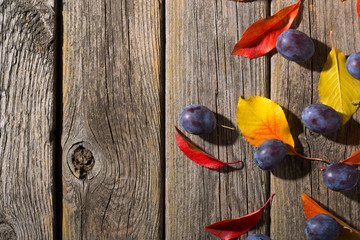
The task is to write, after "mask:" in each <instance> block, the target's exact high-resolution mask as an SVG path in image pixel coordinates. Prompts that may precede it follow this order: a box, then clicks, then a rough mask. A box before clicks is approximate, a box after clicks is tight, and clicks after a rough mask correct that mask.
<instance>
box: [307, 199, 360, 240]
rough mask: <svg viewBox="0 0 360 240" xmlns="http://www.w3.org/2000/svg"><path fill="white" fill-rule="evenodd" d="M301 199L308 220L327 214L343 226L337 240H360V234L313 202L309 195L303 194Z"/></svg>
mask: <svg viewBox="0 0 360 240" xmlns="http://www.w3.org/2000/svg"><path fill="white" fill-rule="evenodd" d="M300 195H301V198H302V200H303V206H304V213H305V216H306V218H307V219H309V218H311V217H312V216H314V215H317V214H327V215H329V216H331V217H332V218H334V219H335V220H336V221H337V222H338V223H339V224H340V225H341V232H340V235H339V236H338V237H337V238H336V240H359V239H360V232H359V231H357V230H355V229H354V228H352V227H350V226H349V225H348V224H346V223H345V222H343V221H341V220H340V219H338V218H337V217H335V216H334V215H332V214H331V213H329V212H328V211H326V210H324V209H323V208H321V207H320V206H319V204H317V203H316V202H315V201H314V200H312V199H311V198H310V197H309V196H308V195H306V194H304V193H301V194H300Z"/></svg>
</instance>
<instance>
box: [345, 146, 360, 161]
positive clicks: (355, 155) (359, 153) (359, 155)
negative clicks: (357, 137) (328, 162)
mask: <svg viewBox="0 0 360 240" xmlns="http://www.w3.org/2000/svg"><path fill="white" fill-rule="evenodd" d="M341 162H342V163H347V164H360V149H359V150H357V151H356V152H354V153H353V154H352V155H351V156H350V157H348V158H347V159H345V160H343V161H341Z"/></svg>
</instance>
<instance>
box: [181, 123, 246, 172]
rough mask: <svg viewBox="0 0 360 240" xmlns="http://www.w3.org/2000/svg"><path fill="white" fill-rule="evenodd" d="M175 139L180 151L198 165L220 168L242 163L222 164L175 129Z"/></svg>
mask: <svg viewBox="0 0 360 240" xmlns="http://www.w3.org/2000/svg"><path fill="white" fill-rule="evenodd" d="M175 138H176V142H177V145H178V147H179V148H180V150H181V151H182V152H183V153H184V154H185V155H186V156H187V157H188V158H190V160H192V161H194V162H196V163H197V164H199V165H201V166H203V167H207V168H212V169H216V168H220V167H222V166H224V165H228V164H235V163H239V162H241V161H237V162H233V163H226V162H222V161H220V160H218V159H216V158H214V157H213V156H211V155H209V154H207V153H206V152H204V151H202V150H201V149H200V148H199V147H198V146H196V145H195V144H194V143H193V142H192V141H191V140H190V139H189V138H187V137H186V136H185V135H184V134H183V133H182V132H180V130H179V129H178V128H177V127H175Z"/></svg>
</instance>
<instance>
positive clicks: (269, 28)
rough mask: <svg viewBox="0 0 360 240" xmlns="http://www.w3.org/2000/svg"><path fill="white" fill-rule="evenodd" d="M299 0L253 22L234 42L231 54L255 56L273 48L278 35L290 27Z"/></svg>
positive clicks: (297, 9)
mask: <svg viewBox="0 0 360 240" xmlns="http://www.w3.org/2000/svg"><path fill="white" fill-rule="evenodd" d="M300 1H301V0H299V1H298V2H297V3H296V4H294V5H291V6H289V7H285V8H283V9H281V10H280V11H279V12H277V13H276V14H275V15H273V16H271V17H268V18H264V19H261V20H258V21H256V22H255V23H253V24H252V25H251V26H250V27H249V28H248V29H246V30H245V32H244V34H243V35H242V37H241V39H240V41H239V42H238V43H236V45H235V47H234V50H233V52H232V54H235V55H239V56H244V57H247V58H255V57H260V56H262V55H264V54H266V53H268V52H270V51H271V50H272V49H274V48H275V46H276V40H277V38H278V36H279V35H280V34H281V33H282V32H283V31H285V30H288V29H289V28H290V26H291V24H292V22H293V21H294V19H295V17H296V15H297V14H298V12H299V4H300Z"/></svg>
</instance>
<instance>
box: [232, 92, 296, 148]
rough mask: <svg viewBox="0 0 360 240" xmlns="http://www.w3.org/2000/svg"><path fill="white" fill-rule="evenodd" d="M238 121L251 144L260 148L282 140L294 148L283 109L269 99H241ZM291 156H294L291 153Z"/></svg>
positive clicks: (259, 97) (253, 97)
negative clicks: (267, 143) (262, 144)
mask: <svg viewBox="0 0 360 240" xmlns="http://www.w3.org/2000/svg"><path fill="white" fill-rule="evenodd" d="M236 121H237V124H238V127H239V128H240V130H241V132H242V134H243V135H244V137H245V138H246V140H248V141H249V143H251V144H253V145H255V146H256V147H257V146H259V145H260V144H261V143H262V142H264V141H266V140H269V139H273V138H276V139H280V140H281V141H283V142H284V143H285V144H287V145H288V147H289V146H290V147H291V148H294V139H293V137H292V135H291V133H290V128H289V124H288V122H287V120H286V117H285V113H284V111H283V110H282V108H281V107H280V106H279V105H278V104H277V103H275V102H273V101H271V100H270V99H268V98H265V97H261V96H252V97H249V98H246V99H243V98H241V97H240V99H239V102H238V105H237V111H236ZM289 154H294V153H293V152H290V151H289Z"/></svg>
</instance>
